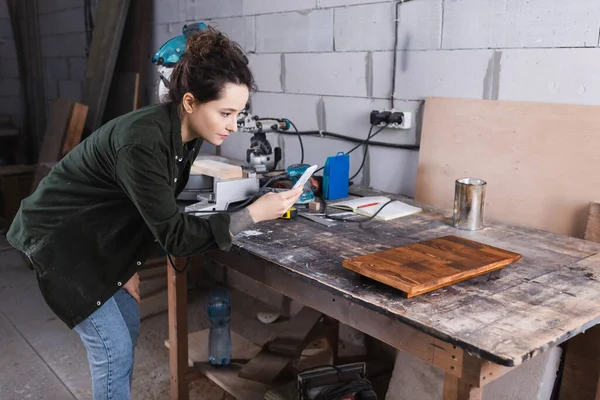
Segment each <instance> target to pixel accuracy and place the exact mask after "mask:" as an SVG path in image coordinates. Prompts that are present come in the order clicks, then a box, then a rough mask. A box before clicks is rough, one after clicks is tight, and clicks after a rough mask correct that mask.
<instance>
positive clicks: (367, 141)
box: [348, 123, 388, 181]
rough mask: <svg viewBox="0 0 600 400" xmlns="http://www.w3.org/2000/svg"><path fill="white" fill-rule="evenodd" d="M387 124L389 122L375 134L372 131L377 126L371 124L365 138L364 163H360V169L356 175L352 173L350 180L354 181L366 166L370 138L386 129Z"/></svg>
mask: <svg viewBox="0 0 600 400" xmlns="http://www.w3.org/2000/svg"><path fill="white" fill-rule="evenodd" d="M387 126H388V124H387V123H386V124H385V125H384V126H382V127H381V128H380V129H379V130H378V131H377V132H375V133H374V134H372V135H371V132H372V131H373V128H374V127H375V125H371V129H369V136H367V140H365V151H364V153H363V159H362V163H361V164H360V167H359V168H358V171H356V173H355V174H354V175H352V177H351V178H350V179H348V180H349V181H352V179H354V178H356V177H357V176H358V174H360V171H362V169H363V167H364V166H365V161H366V160H367V152H368V151H369V143H370V140H371V139H372V138H373V137H375V136H376V135H377V134H378V133H379V132H381V131H382V130H384V129H385V128H386V127H387ZM356 148H357V147H354V149H356ZM354 149H352V150H354ZM352 150H351V151H352Z"/></svg>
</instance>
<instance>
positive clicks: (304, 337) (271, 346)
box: [267, 307, 323, 357]
mask: <svg viewBox="0 0 600 400" xmlns="http://www.w3.org/2000/svg"><path fill="white" fill-rule="evenodd" d="M322 316H323V314H321V313H320V312H318V311H316V310H313V309H312V308H310V307H303V308H302V309H301V310H300V312H299V313H298V314H296V315H295V316H294V317H293V318H292V319H291V320H290V321H289V322H288V323H286V324H285V330H284V331H279V332H278V333H277V337H276V338H275V339H273V340H272V341H271V342H270V343H268V344H267V348H268V350H269V351H270V352H272V353H275V354H280V355H282V356H286V357H297V356H299V355H300V353H302V350H303V349H304V348H305V347H306V345H307V344H308V342H307V341H308V339H309V335H310V333H311V331H312V330H313V328H314V326H315V325H316V324H317V323H318V322H319V321H320V320H321V317H322Z"/></svg>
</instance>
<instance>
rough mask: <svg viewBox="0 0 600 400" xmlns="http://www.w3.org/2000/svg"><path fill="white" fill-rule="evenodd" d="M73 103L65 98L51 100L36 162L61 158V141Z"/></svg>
mask: <svg viewBox="0 0 600 400" xmlns="http://www.w3.org/2000/svg"><path fill="white" fill-rule="evenodd" d="M73 105H74V103H73V102H72V101H70V100H67V99H56V100H54V101H53V102H52V106H51V108H50V115H49V119H48V125H47V126H46V133H45V134H44V141H43V143H42V148H41V150H40V156H39V157H38V163H43V162H56V161H59V160H60V159H61V158H62V157H61V154H62V151H63V142H64V140H65V136H66V134H67V132H68V130H69V127H70V126H69V125H70V122H71V114H72V112H73Z"/></svg>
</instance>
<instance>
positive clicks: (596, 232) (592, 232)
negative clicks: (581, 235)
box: [585, 202, 600, 243]
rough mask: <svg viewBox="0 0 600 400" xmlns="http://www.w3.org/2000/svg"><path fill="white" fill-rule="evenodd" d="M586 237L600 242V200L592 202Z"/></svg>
mask: <svg viewBox="0 0 600 400" xmlns="http://www.w3.org/2000/svg"><path fill="white" fill-rule="evenodd" d="M585 239H586V240H591V241H593V242H599V243H600V202H597V203H596V202H595V203H591V204H590V213H589V216H588V222H587V226H586V228H585Z"/></svg>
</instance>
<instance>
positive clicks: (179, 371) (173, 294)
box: [167, 258, 189, 400]
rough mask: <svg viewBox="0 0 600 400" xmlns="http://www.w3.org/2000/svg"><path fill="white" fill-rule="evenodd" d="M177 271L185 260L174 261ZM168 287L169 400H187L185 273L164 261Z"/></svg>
mask: <svg viewBox="0 0 600 400" xmlns="http://www.w3.org/2000/svg"><path fill="white" fill-rule="evenodd" d="M174 262H175V264H176V267H177V269H178V270H182V269H183V268H185V263H186V259H185V258H183V259H182V258H176V259H175V260H174ZM167 277H168V284H169V286H168V288H169V289H168V290H169V345H170V347H169V368H170V371H171V400H188V399H189V386H188V380H187V379H186V375H187V373H188V369H189V366H188V320H187V275H186V272H177V271H176V270H175V269H174V268H173V267H172V266H171V263H170V261H168V260H167Z"/></svg>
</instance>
